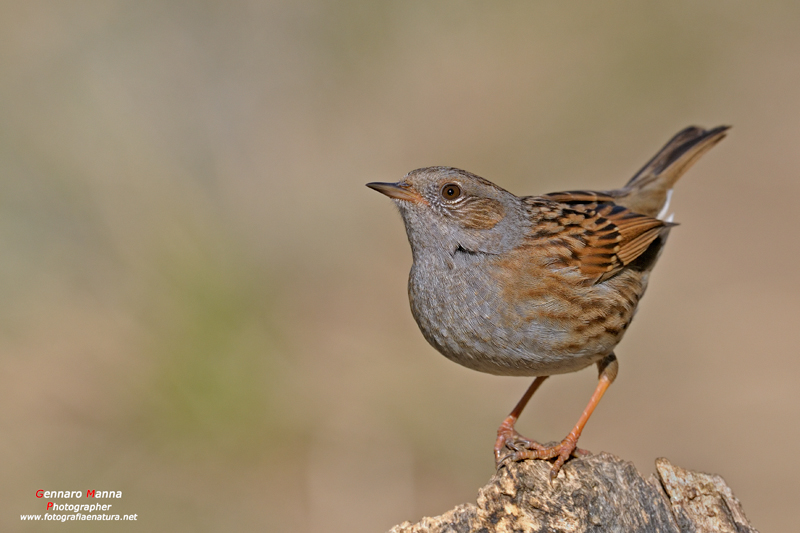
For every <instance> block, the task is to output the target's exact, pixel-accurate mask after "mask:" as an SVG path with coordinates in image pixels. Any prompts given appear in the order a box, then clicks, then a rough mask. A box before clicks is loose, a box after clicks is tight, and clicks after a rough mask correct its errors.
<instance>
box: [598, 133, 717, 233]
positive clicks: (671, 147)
mask: <svg viewBox="0 0 800 533" xmlns="http://www.w3.org/2000/svg"><path fill="white" fill-rule="evenodd" d="M728 129H730V126H718V127H716V128H714V129H712V130H704V129H703V128H698V127H696V126H690V127H688V128H686V129H684V130H682V131H680V132H679V133H678V134H677V135H675V136H674V137H673V138H672V139H670V141H669V142H668V143H667V144H666V145H664V147H663V148H662V149H661V150H660V151H659V152H658V153H657V154H656V155H655V156H654V157H653V159H651V160H650V161H648V163H647V164H646V165H645V166H644V167H642V169H641V170H640V171H639V172H637V173H636V174H635V175H634V176H633V177H632V178H631V179H630V181H628V183H627V184H625V187H623V188H622V189H617V190H614V191H609V192H608V194H609V195H611V196H613V197H614V198H615V201H616V203H618V204H619V205H622V206H625V207H627V208H628V209H630V210H631V211H633V212H635V213H640V214H642V215H648V216H651V217H656V216H658V214H659V213H660V212H661V210H662V208H663V207H664V205H665V204H666V203H667V198H668V193H669V191H671V190H672V187H674V186H675V182H676V181H678V178H680V177H681V176H683V174H684V173H685V172H686V171H687V170H689V167H691V166H692V165H693V164H694V163H695V162H696V161H697V160H698V159H700V156H702V155H703V154H705V153H706V152H707V151H709V150H710V149H711V148H712V147H713V146H714V145H715V144H717V143H718V142H719V141H721V140H722V139H724V138H725V135H726V132H727V131H728Z"/></svg>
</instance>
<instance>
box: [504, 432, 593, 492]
mask: <svg viewBox="0 0 800 533" xmlns="http://www.w3.org/2000/svg"><path fill="white" fill-rule="evenodd" d="M515 433H516V432H515ZM517 435H519V434H517ZM520 437H521V438H520V439H514V440H512V441H507V442H506V443H505V446H506V448H507V449H509V450H510V452H509V453H507V454H505V455H503V456H500V454H499V453H497V450H495V458H496V461H495V462H496V465H497V469H498V470H499V469H500V468H502V467H504V466H507V465H508V464H509V463H516V462H519V461H524V460H525V459H544V460H549V459H555V461H554V462H553V466H552V467H551V468H550V481H551V482H552V481H553V480H554V479H556V477H557V476H558V472H559V471H560V470H561V467H562V466H564V463H565V462H567V460H569V458H570V457H585V456H587V455H591V452H589V451H588V450H583V449H581V448H578V447H577V439H573V438H570V437H569V436H568V437H567V438H565V439H564V440H562V441H561V442H560V443H558V444H556V445H554V446H542V445H541V444H539V443H536V442H534V441H531V440H530V439H526V438H525V437H522V436H521V435H520ZM527 442H531V443H534V444H535V446H527V445H526V443H527Z"/></svg>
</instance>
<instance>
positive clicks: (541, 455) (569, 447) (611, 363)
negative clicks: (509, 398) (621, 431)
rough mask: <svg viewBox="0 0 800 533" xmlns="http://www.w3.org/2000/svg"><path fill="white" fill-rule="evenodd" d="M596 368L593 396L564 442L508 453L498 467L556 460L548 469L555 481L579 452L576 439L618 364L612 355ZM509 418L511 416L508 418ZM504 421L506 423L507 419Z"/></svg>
mask: <svg viewBox="0 0 800 533" xmlns="http://www.w3.org/2000/svg"><path fill="white" fill-rule="evenodd" d="M597 368H598V370H599V372H600V376H599V378H598V380H597V387H596V388H595V390H594V394H592V398H591V399H590V400H589V403H588V405H586V409H584V410H583V413H582V414H581V417H580V418H579V419H578V423H577V424H575V427H573V428H572V431H570V432H569V435H567V436H566V437H565V438H564V440H562V441H561V442H560V443H559V444H557V445H555V446H551V447H547V448H545V447H542V446H539V447H533V449H525V450H516V451H514V452H512V453H510V454H509V455H507V456H505V457H503V458H502V459H498V465H499V466H502V465H503V464H506V463H507V462H509V461H522V460H525V459H553V458H555V459H556V460H555V462H554V463H553V467H552V468H551V469H550V479H551V480H553V479H555V478H556V476H558V472H559V470H561V467H562V466H563V465H564V462H565V461H566V460H567V459H569V457H570V455H573V454H574V452H575V451H576V450H579V449H578V448H577V444H578V438H580V436H581V432H582V431H583V428H584V426H585V425H586V422H588V421H589V417H591V416H592V413H593V412H594V408H595V407H597V404H598V403H600V398H602V397H603V394H604V393H605V392H606V389H608V386H609V385H611V383H612V382H613V381H614V379H615V378H616V377H617V371H618V370H619V364H618V363H617V358H616V356H615V355H614V354H613V353H612V354H610V355H608V356H606V357H605V358H603V360H602V361H600V362H599V363H597ZM537 379H538V378H537ZM534 384H536V382H534ZM531 388H532V389H534V390H535V389H536V388H535V387H534V386H533V385H531ZM531 394H532V393H531ZM526 396H528V398H529V397H530V396H529V395H528V394H527V393H526ZM523 400H526V398H523ZM526 401H527V400H526ZM520 403H522V402H520ZM523 407H524V403H523ZM520 410H521V409H520ZM515 411H516V409H515ZM513 414H514V412H512V415H513ZM517 414H519V413H517ZM509 418H511V416H509ZM506 421H508V419H507V420H506ZM504 424H505V423H504ZM502 427H503V426H501V428H502ZM512 429H513V424H512ZM498 433H499V431H498ZM498 442H499V437H498ZM495 456H496V457H497V447H496V446H495Z"/></svg>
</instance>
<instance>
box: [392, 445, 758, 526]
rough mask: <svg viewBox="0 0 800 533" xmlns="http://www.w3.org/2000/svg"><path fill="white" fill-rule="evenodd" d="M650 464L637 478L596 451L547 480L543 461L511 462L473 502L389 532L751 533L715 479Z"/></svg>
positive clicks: (729, 495)
mask: <svg viewBox="0 0 800 533" xmlns="http://www.w3.org/2000/svg"><path fill="white" fill-rule="evenodd" d="M656 468H657V470H658V476H659V477H658V478H656V477H655V476H650V478H649V479H644V478H643V477H642V476H641V474H640V473H639V472H638V471H637V470H636V468H635V467H634V466H633V464H632V463H629V462H626V461H623V460H621V459H619V458H618V457H615V456H613V455H610V454H606V453H602V454H598V455H594V456H590V457H586V458H581V459H572V460H571V461H569V462H568V463H567V464H566V465H565V466H564V468H563V469H562V470H561V472H560V473H559V475H558V478H556V480H555V481H553V483H552V484H551V483H550V481H549V472H550V463H548V462H546V461H523V462H521V463H513V464H511V465H509V466H508V467H505V468H502V469H501V470H500V471H499V472H497V473H496V474H495V475H494V476H492V479H490V480H489V483H488V484H487V485H486V486H485V487H483V488H482V489H481V490H480V492H479V494H478V501H477V504H465V505H459V506H458V507H456V508H455V509H452V510H450V511H448V512H446V513H444V514H443V515H440V516H437V517H427V518H423V519H422V520H421V521H419V522H418V523H416V524H411V523H410V522H404V523H402V524H399V525H397V526H395V527H394V528H392V529H391V531H390V533H467V532H475V533H479V532H480V533H490V532H498V533H506V532H508V533H512V532H513V533H523V532H524V533H529V532H530V533H534V532H571V533H581V532H593V533H600V532H625V533H629V532H630V533H633V532H641V533H645V532H648V533H650V532H652V533H656V532H657V533H689V532H692V533H706V532H712V531H714V532H722V533H728V532H732V533H757V532H756V530H755V529H753V528H752V527H751V526H750V525H749V523H748V522H747V518H746V517H745V515H744V512H743V511H742V507H741V504H740V503H739V501H738V500H737V499H736V498H735V497H734V495H733V493H732V492H731V490H730V488H728V486H727V485H726V484H725V482H724V481H723V479H722V478H721V477H719V476H714V475H709V474H701V473H697V472H691V471H688V470H684V469H682V468H678V467H676V466H673V465H672V464H670V463H669V461H667V460H666V459H659V460H658V461H656Z"/></svg>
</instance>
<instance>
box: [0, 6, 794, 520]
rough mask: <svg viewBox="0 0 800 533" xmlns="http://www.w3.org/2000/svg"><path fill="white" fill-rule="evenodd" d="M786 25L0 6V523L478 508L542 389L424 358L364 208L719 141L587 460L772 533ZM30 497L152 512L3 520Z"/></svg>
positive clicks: (385, 10) (557, 14) (388, 231)
mask: <svg viewBox="0 0 800 533" xmlns="http://www.w3.org/2000/svg"><path fill="white" fill-rule="evenodd" d="M798 29H800V4H798V3H797V2H792V1H790V0H786V1H782V2H781V1H776V2H760V3H755V2H731V1H727V0H726V1H722V0H719V1H713V2H702V3H700V2H689V1H685V0H684V1H679V2H669V3H659V4H658V5H656V4H655V3H644V2H630V1H628V2H621V1H613V2H602V3H597V2H592V1H589V0H586V1H576V2H560V3H554V2H530V1H517V2H502V3H497V2H491V3H490V2H482V1H477V0H470V1H461V0H460V1H455V0H448V1H435V2H430V1H402V2H400V1H395V2H370V1H355V0H352V1H340V2H322V1H307V2H289V1H286V2H255V1H251V2H169V3H165V2H153V1H151V2H140V1H110V0H103V1H96V2H91V1H87V2H68V3H66V2H61V3H55V2H39V1H31V2H5V3H3V5H2V7H0V172H1V174H0V424H1V426H0V453H2V457H3V461H2V463H0V464H1V466H0V479H2V485H3V490H2V494H0V511H2V512H1V513H0V529H2V530H3V531H43V530H45V529H46V530H48V531H49V530H51V529H59V531H85V530H90V529H91V530H97V531H100V530H103V531H106V530H108V531H111V530H126V531H139V530H141V531H144V530H147V531H176V532H182V531H187V532H189V531H193V532H194V531H210V532H212V531H276V532H281V531H292V532H323V531H325V532H337V531H341V532H374V531H383V530H386V529H388V528H389V527H391V526H392V525H394V524H395V523H398V522H400V521H402V520H406V519H408V520H414V521H416V520H418V519H419V518H420V517H421V516H423V515H432V514H439V513H441V512H444V511H446V510H448V509H450V508H452V507H453V506H455V505H456V504H459V503H464V502H467V501H474V499H475V496H476V492H477V489H478V487H479V486H481V485H482V484H483V483H485V481H486V480H487V479H488V477H489V476H490V475H491V473H492V471H493V463H492V453H491V448H492V444H493V442H494V438H495V430H496V428H497V426H498V424H499V423H500V421H501V420H502V418H503V417H505V415H506V414H507V413H508V411H509V410H510V409H511V408H512V407H513V405H514V403H515V402H516V401H517V400H518V398H519V397H520V396H521V394H522V393H523V391H524V390H525V388H526V387H527V386H528V382H529V380H527V379H522V378H498V377H494V376H489V375H481V374H478V373H475V372H472V371H470V370H467V369H464V368H461V367H459V366H458V365H455V364H453V363H450V362H449V361H447V360H445V359H444V357H442V356H441V355H439V354H438V353H436V352H435V351H434V350H433V348H431V347H429V346H428V345H427V344H426V342H425V341H424V339H423V338H422V336H421V335H420V333H419V331H418V330H417V327H416V325H415V323H414V321H413V319H412V317H411V314H410V312H409V309H408V302H407V296H406V277H407V273H408V269H409V266H410V261H411V258H410V253H409V247H408V243H407V241H406V237H405V234H404V230H403V227H402V223H401V221H400V217H399V216H398V214H397V213H396V210H395V209H394V207H393V206H392V205H391V202H389V200H387V199H386V198H384V197H382V196H380V195H378V194H376V193H375V192H374V191H370V190H369V189H367V188H366V187H364V183H366V182H368V181H395V180H397V179H399V178H401V177H402V176H403V175H404V174H405V173H406V172H407V171H409V170H412V169H414V168H417V167H422V166H428V165H451V166H457V167H462V168H465V169H468V170H470V171H472V172H475V173H477V174H479V175H482V176H484V177H486V178H488V179H491V180H493V181H495V182H497V183H498V184H500V185H501V186H503V187H506V188H508V189H510V190H511V191H513V192H516V193H518V194H536V193H544V192H550V191H554V190H565V189H575V188H594V189H607V188H612V187H616V186H619V185H621V184H623V183H624V182H625V181H626V180H627V179H628V177H629V176H630V175H632V174H633V172H635V171H636V170H637V169H638V168H639V167H640V166H641V165H642V164H643V163H644V162H645V161H646V160H647V159H648V158H649V157H650V156H651V155H653V154H654V153H655V151H656V150H657V149H658V148H659V147H660V146H661V145H662V144H663V143H664V142H666V141H667V139H669V138H670V137H671V136H672V135H673V134H674V133H675V132H677V131H678V130H679V129H681V128H683V127H684V126H687V125H690V124H697V125H702V126H706V127H711V126H716V125H718V124H732V125H733V126H734V129H733V130H732V132H731V134H730V136H729V138H728V139H726V140H725V141H724V142H723V143H722V144H720V145H719V146H717V147H716V148H714V150H712V151H711V152H710V153H709V154H708V155H706V156H705V157H704V158H703V160H702V161H701V162H700V163H699V164H697V165H696V166H695V167H694V168H693V169H692V170H691V171H690V173H689V174H688V175H687V176H686V177H685V178H684V180H683V181H682V182H681V183H680V186H679V187H678V189H677V190H676V194H675V196H674V199H673V204H672V206H673V210H674V211H675V213H676V220H677V221H678V222H680V223H681V226H680V227H679V228H678V229H677V230H676V231H674V232H673V234H672V237H671V239H670V243H669V246H667V249H666V251H665V253H664V255H663V256H662V259H661V262H660V265H659V266H658V268H657V269H656V272H655V274H654V276H653V279H652V282H651V286H650V290H649V293H648V295H647V297H646V298H645V300H644V302H643V305H642V307H641V308H640V312H639V315H638V317H637V319H636V321H635V322H634V326H633V327H632V329H631V332H630V333H629V334H628V336H627V338H626V340H625V341H623V343H622V344H621V346H620V347H619V349H618V350H617V354H618V356H619V359H620V376H619V379H618V380H617V382H616V383H615V384H614V386H613V387H612V388H611V390H610V392H609V393H608V394H607V396H606V398H605V399H604V400H603V402H602V403H601V405H600V407H599V409H598V411H597V412H596V414H595V416H594V417H593V418H592V420H591V422H590V423H589V425H588V426H587V430H586V432H585V434H584V437H583V439H582V440H581V445H582V446H583V447H585V448H588V449H591V450H594V451H600V450H605V451H610V452H613V453H615V454H618V455H620V456H621V457H623V458H626V459H629V460H632V461H634V462H635V464H636V465H637V467H638V468H639V469H640V470H641V471H642V472H645V473H649V472H652V471H653V470H654V468H653V461H654V459H655V458H656V457H658V456H665V457H668V458H669V459H670V460H672V461H673V462H674V463H675V464H677V465H680V466H683V467H686V468H691V469H698V470H702V471H710V472H715V473H719V474H722V475H723V476H724V477H725V479H726V480H727V482H728V483H729V484H730V486H731V487H732V488H733V490H734V491H735V493H736V494H737V496H738V497H739V498H740V499H741V500H742V502H743V504H744V508H745V511H746V512H747V513H748V516H749V518H750V519H751V520H752V522H753V524H754V525H755V526H756V527H757V528H759V530H760V531H762V532H769V531H788V530H791V529H792V527H791V526H793V525H795V524H796V518H795V514H796V506H797V501H798V496H799V495H800V386H798V382H799V381H800V380H799V379H798V378H800V357H798V345H800V320H798V319H799V318H800V310H799V309H798V306H799V305H800V304H798V301H799V299H800V281H798V275H797V265H798V261H799V260H800V251H799V249H798V244H800V239H798V231H797V229H796V226H797V222H796V215H797V205H798V200H797V199H798V197H800V179H798V175H799V174H800V151H799V150H798V139H800V92H799V89H798V87H800V31H798ZM594 384H595V372H594V370H591V369H588V370H586V371H584V372H581V373H578V374H573V375H569V376H562V377H557V378H554V379H552V380H551V381H549V382H548V383H546V385H545V386H544V387H543V389H542V390H541V392H540V394H538V395H537V396H536V397H535V398H534V400H533V401H532V403H531V405H530V406H529V407H528V409H527V410H526V412H525V414H524V415H523V418H522V419H521V422H520V425H519V427H520V430H521V431H522V432H523V433H527V434H530V435H531V436H535V437H538V438H540V439H542V440H556V439H560V438H562V437H563V436H564V435H565V434H566V432H567V431H568V430H569V428H570V427H571V426H572V424H573V423H574V422H575V420H576V419H577V416H578V414H579V413H580V411H581V409H582V408H583V406H584V405H585V403H586V401H587V399H588V398H589V396H590V394H591V391H592V389H593V387H594ZM37 489H46V490H81V491H84V492H85V490H86V489H97V490H121V491H123V499H122V500H119V501H114V502H111V503H113V504H114V507H113V509H115V511H116V512H120V513H138V515H139V521H138V522H137V523H136V524H118V525H111V524H108V523H104V524H103V525H102V526H99V525H98V526H86V525H85V524H79V525H74V524H70V523H68V524H61V525H59V526H49V527H44V526H42V525H41V524H39V525H31V524H28V523H24V522H20V520H19V515H20V514H23V513H25V514H27V513H43V512H44V504H43V501H42V500H38V499H36V498H35V496H34V492H35V490H37ZM81 501H85V500H81ZM65 502H66V503H76V502H77V500H67V501H61V502H60V503H65ZM112 526H116V527H112ZM795 527H796V526H795Z"/></svg>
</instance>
